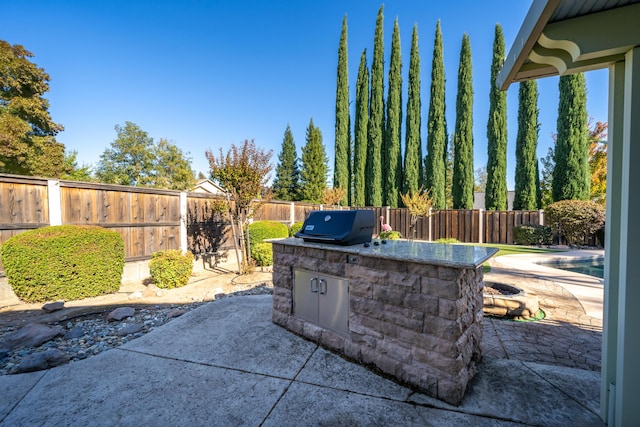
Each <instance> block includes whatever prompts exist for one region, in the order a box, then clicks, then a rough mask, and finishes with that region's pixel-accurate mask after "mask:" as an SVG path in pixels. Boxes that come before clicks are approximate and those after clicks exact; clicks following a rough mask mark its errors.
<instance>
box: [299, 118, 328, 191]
mask: <svg viewBox="0 0 640 427" xmlns="http://www.w3.org/2000/svg"><path fill="white" fill-rule="evenodd" d="M328 173H329V159H328V158H327V153H326V150H325V148H324V144H323V143H322V133H321V132H320V129H319V128H317V127H315V126H314V125H313V119H311V121H310V122H309V127H307V141H306V144H305V145H304V147H302V169H301V171H300V177H301V194H302V200H308V201H310V202H314V203H318V202H321V201H322V193H323V192H324V190H326V189H327V174H328Z"/></svg>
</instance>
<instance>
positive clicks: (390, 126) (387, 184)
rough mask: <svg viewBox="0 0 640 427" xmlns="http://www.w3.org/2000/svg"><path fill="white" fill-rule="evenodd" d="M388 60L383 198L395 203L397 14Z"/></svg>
mask: <svg viewBox="0 0 640 427" xmlns="http://www.w3.org/2000/svg"><path fill="white" fill-rule="evenodd" d="M391 40H392V42H391V63H390V64H389V92H388V95H387V121H386V132H385V133H384V154H383V156H382V157H383V159H384V162H383V168H382V170H383V173H382V176H383V177H384V190H383V197H382V202H383V203H384V204H385V205H386V206H390V207H392V208H397V207H398V200H399V198H400V191H401V190H402V153H401V144H402V143H401V141H402V132H401V128H402V58H401V52H400V27H399V26H398V18H396V20H395V22H394V24H393V36H392V38H391Z"/></svg>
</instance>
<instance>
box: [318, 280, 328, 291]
mask: <svg viewBox="0 0 640 427" xmlns="http://www.w3.org/2000/svg"><path fill="white" fill-rule="evenodd" d="M323 284H324V286H322V285H323ZM326 293H327V281H326V280H324V279H320V294H326Z"/></svg>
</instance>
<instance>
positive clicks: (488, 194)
mask: <svg viewBox="0 0 640 427" xmlns="http://www.w3.org/2000/svg"><path fill="white" fill-rule="evenodd" d="M504 57H505V47H504V35H503V34H502V27H501V26H500V24H496V29H495V36H494V39H493V60H492V61H491V81H490V85H491V86H490V87H491V89H490V91H489V121H488V123H487V141H488V144H487V149H488V157H487V188H486V191H485V193H484V196H485V197H484V200H485V201H484V204H485V208H486V209H487V210H499V211H506V210H507V209H508V202H507V92H505V91H502V90H500V89H499V88H498V85H497V84H496V78H497V77H498V73H499V72H500V69H501V68H502V63H503V62H504Z"/></svg>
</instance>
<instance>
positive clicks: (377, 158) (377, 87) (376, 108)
mask: <svg viewBox="0 0 640 427" xmlns="http://www.w3.org/2000/svg"><path fill="white" fill-rule="evenodd" d="M383 9H384V6H380V10H378V17H377V19H376V31H375V36H374V42H373V64H371V101H370V102H369V125H368V129H367V138H368V142H367V174H366V175H367V179H366V184H367V186H366V187H365V188H366V193H365V197H366V204H367V205H369V206H382V158H381V157H382V141H383V134H384V32H383V27H382V26H383V23H384V15H383V14H382V11H383Z"/></svg>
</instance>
